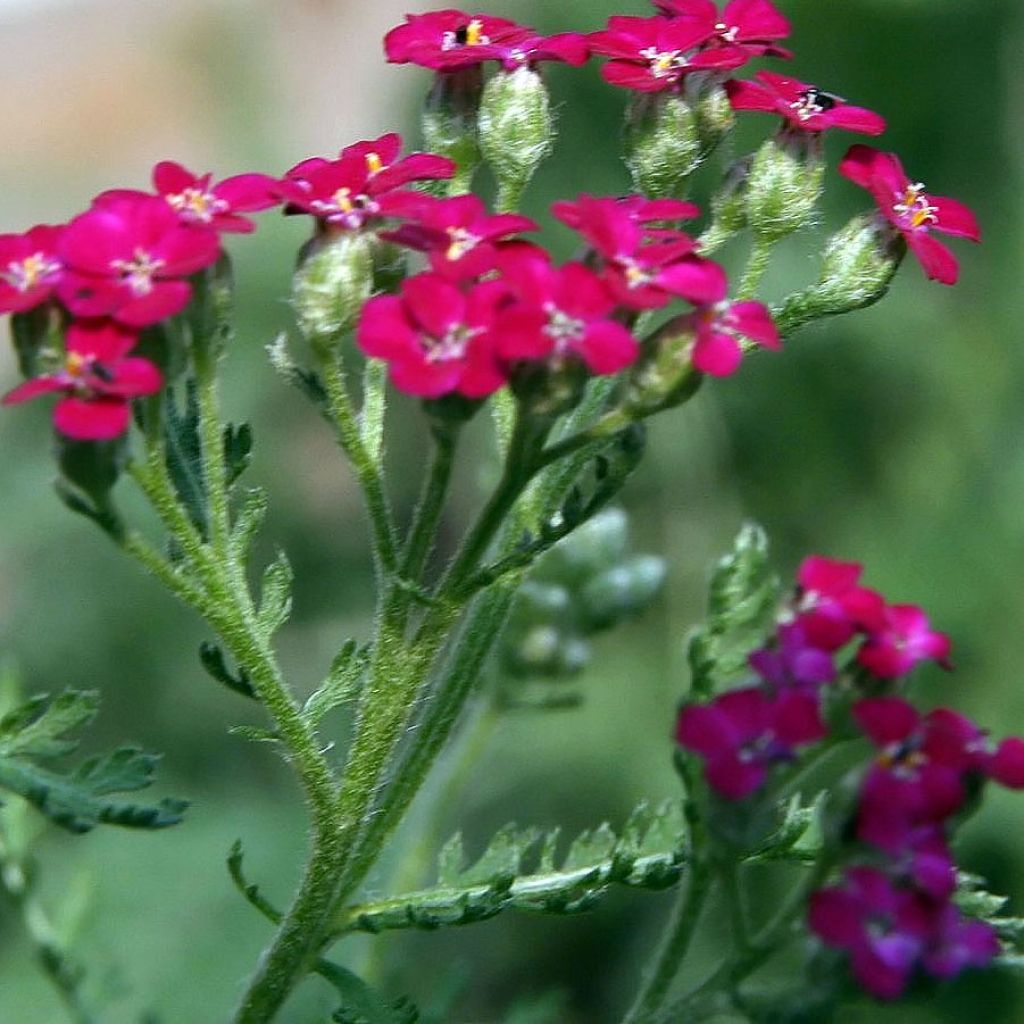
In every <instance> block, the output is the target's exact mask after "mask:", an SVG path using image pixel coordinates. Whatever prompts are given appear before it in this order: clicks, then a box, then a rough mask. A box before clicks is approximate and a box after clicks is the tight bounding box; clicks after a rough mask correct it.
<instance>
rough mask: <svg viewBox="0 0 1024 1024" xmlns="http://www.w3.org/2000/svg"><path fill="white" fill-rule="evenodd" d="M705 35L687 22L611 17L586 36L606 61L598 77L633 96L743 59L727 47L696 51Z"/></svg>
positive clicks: (701, 27) (727, 67) (669, 86)
mask: <svg viewBox="0 0 1024 1024" xmlns="http://www.w3.org/2000/svg"><path fill="white" fill-rule="evenodd" d="M712 34H713V30H710V31H709V29H708V28H707V27H706V26H704V25H702V24H700V23H698V22H694V21H690V20H688V19H670V18H659V17H656V18H635V17H628V16H618V17H613V18H610V19H609V20H608V28H607V29H606V30H605V31H603V32H595V33H594V34H593V35H591V36H590V47H591V49H592V50H593V52H594V53H598V54H601V55H603V56H605V57H611V58H612V59H611V60H610V61H608V63H607V64H605V65H604V67H602V68H601V74H602V75H603V77H604V79H605V81H606V82H610V83H611V84H612V85H618V86H621V87H622V88H624V89H634V90H636V91H638V92H662V91H664V90H666V89H674V88H676V87H677V86H678V85H679V83H680V82H681V81H682V80H683V79H684V78H685V77H686V76H687V75H689V74H692V73H693V72H695V71H709V70H718V71H728V70H732V69H734V68H738V67H739V66H740V65H741V64H744V63H746V61H747V58H748V54H747V53H746V52H745V51H744V50H742V49H741V48H740V47H738V46H733V45H731V44H727V45H723V46H716V47H712V48H711V49H701V48H700V47H702V46H703V45H704V44H705V43H707V42H708V40H709V39H710V38H711V36H712Z"/></svg>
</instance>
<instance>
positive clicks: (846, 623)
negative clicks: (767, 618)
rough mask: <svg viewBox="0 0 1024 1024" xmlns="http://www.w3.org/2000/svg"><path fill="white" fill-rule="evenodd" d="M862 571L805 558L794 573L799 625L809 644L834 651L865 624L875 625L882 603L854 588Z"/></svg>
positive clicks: (853, 566)
mask: <svg viewBox="0 0 1024 1024" xmlns="http://www.w3.org/2000/svg"><path fill="white" fill-rule="evenodd" d="M862 571H863V567H862V566H860V565H859V564H858V563H856V562H838V561H834V560H833V559H830V558H823V557H821V556H820V555H811V556H810V557H808V558H805V559H804V561H803V562H802V563H801V564H800V568H799V570H798V571H797V583H798V590H797V604H796V611H797V613H798V615H799V622H800V624H801V625H802V626H803V628H804V630H805V631H806V633H807V636H808V638H809V640H810V641H811V643H813V644H814V645H815V646H817V647H821V648H822V649H824V650H826V651H837V650H839V648H840V647H843V646H844V645H845V644H847V643H848V642H849V641H850V640H852V639H853V636H854V634H855V633H856V632H858V630H860V629H861V628H862V627H863V624H864V623H865V622H868V621H870V622H872V623H877V621H878V619H879V616H880V614H881V610H882V607H883V605H884V602H883V600H882V598H881V596H880V595H879V594H876V593H875V592H874V591H873V590H868V589H867V588H865V587H861V586H859V585H858V580H859V579H860V576H861V572H862Z"/></svg>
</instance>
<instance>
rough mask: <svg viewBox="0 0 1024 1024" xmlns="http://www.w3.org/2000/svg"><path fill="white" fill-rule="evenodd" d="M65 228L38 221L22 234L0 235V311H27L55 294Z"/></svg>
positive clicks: (62, 265) (62, 270) (59, 276)
mask: <svg viewBox="0 0 1024 1024" xmlns="http://www.w3.org/2000/svg"><path fill="white" fill-rule="evenodd" d="M63 230H64V229H63V228H61V227H54V226H51V225H49V224H38V225H36V227H34V228H31V229H30V230H29V231H26V232H25V234H23V235H0V313H24V312H25V311H26V310H29V309H33V308H35V307H36V306H39V305H42V303H44V302H46V301H47V300H48V299H49V298H50V297H51V296H52V295H53V293H54V290H55V289H56V287H57V285H58V283H59V282H60V280H61V277H62V275H63V272H64V264H63V262H62V260H61V259H60V257H59V256H58V255H57V246H58V244H59V241H60V236H61V234H62V232H63Z"/></svg>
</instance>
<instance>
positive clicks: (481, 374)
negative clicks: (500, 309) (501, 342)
mask: <svg viewBox="0 0 1024 1024" xmlns="http://www.w3.org/2000/svg"><path fill="white" fill-rule="evenodd" d="M506 295H507V290H506V288H505V286H504V284H502V283H501V282H498V281H489V282H486V283H484V284H478V285H475V286H474V287H472V288H471V289H469V291H468V292H466V291H463V290H461V289H459V288H458V287H457V286H456V285H455V284H453V283H452V282H451V281H449V280H447V279H446V278H444V277H442V276H440V275H439V274H433V273H427V274H418V275H417V276H416V277H411V278H407V279H406V280H405V281H404V282H403V283H402V289H401V293H400V294H399V295H397V296H395V295H378V296H376V297H375V298H372V299H370V301H369V302H367V303H366V305H365V306H364V307H363V311H362V315H361V316H360V320H359V326H358V328H357V333H356V338H357V340H358V343H359V347H360V348H361V349H362V350H363V351H364V352H365V353H366V354H367V355H368V356H374V357H375V358H377V359H383V360H386V361H387V363H388V364H389V365H390V370H391V380H392V382H393V383H394V385H395V387H396V388H398V389H399V391H404V392H405V393H406V394H410V395H419V396H420V397H423V398H439V397H440V396H441V395H447V394H452V393H457V394H460V395H463V396H464V397H466V398H484V397H486V396H487V395H489V394H491V393H492V392H494V391H497V390H498V388H500V387H501V386H502V385H503V384H504V383H505V376H504V374H503V373H502V372H501V367H500V365H499V363H498V361H497V360H496V358H495V353H494V345H493V339H492V329H493V325H494V317H495V311H496V308H497V306H498V304H499V303H500V302H501V301H502V300H503V299H504V298H505V297H506Z"/></svg>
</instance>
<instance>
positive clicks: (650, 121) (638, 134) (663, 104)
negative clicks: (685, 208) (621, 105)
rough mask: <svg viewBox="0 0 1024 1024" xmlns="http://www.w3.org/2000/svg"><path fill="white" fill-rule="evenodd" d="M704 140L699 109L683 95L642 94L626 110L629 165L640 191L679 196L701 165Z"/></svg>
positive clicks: (663, 196)
mask: <svg viewBox="0 0 1024 1024" xmlns="http://www.w3.org/2000/svg"><path fill="white" fill-rule="evenodd" d="M702 151H703V143H702V141H701V133H700V128H699V126H698V116H697V111H696V110H694V108H693V107H692V106H691V105H690V104H689V103H688V102H687V101H686V100H685V99H683V97H682V96H677V95H674V94H671V93H665V92H659V93H638V94H637V95H636V96H635V97H634V98H633V100H632V102H631V103H630V106H629V110H628V111H627V113H626V157H625V159H626V166H627V167H628V168H629V170H630V173H631V174H632V175H633V182H634V184H635V185H636V189H637V191H638V192H642V193H643V194H644V195H645V196H647V197H648V198H650V199H666V198H679V197H681V196H683V195H685V194H686V182H687V179H688V178H689V177H690V175H691V174H693V172H694V171H695V170H696V169H697V168H698V167H699V166H700V163H701V160H702V158H703V157H702Z"/></svg>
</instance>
